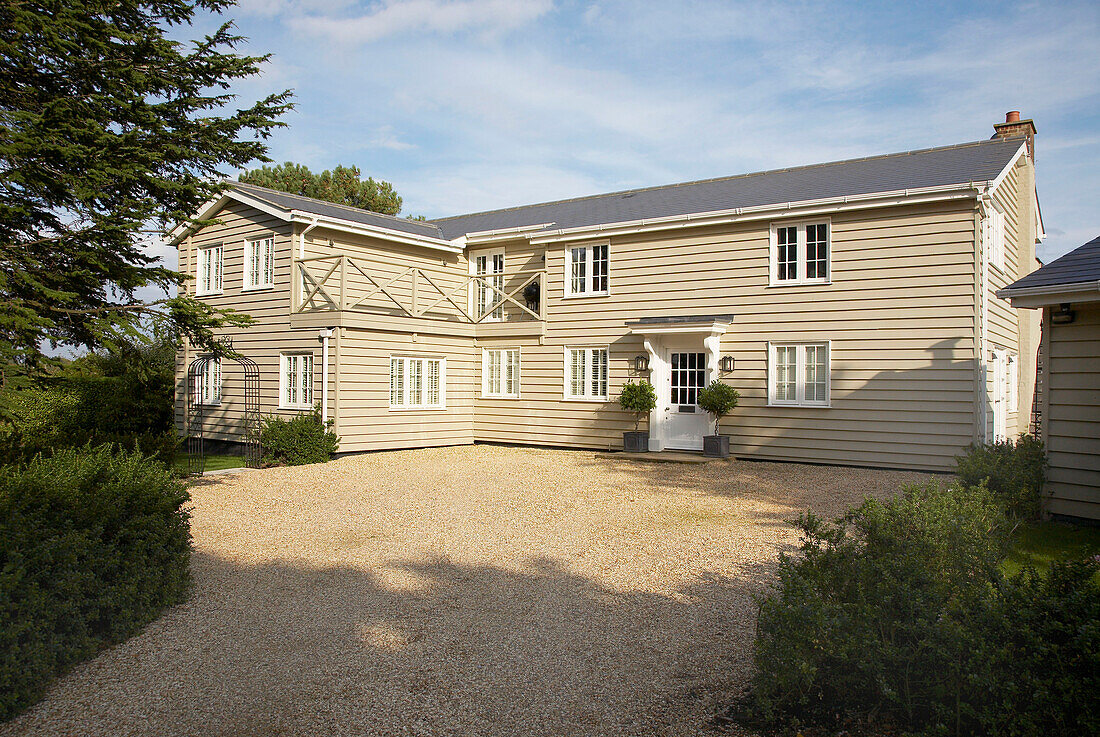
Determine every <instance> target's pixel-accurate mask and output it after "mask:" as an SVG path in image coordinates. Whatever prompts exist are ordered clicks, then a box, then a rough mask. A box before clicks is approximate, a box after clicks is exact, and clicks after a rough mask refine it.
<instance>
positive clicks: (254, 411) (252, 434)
mask: <svg viewBox="0 0 1100 737" xmlns="http://www.w3.org/2000/svg"><path fill="white" fill-rule="evenodd" d="M222 343H223V345H224V346H225V347H226V349H227V350H226V355H225V356H223V358H229V359H231V360H232V361H234V362H235V363H237V364H238V365H239V366H240V367H241V368H242V369H243V370H244V458H245V465H246V466H248V467H249V468H259V467H260V367H259V366H257V365H256V362H255V361H253V360H252V359H251V358H246V357H244V356H242V355H240V354H239V353H236V352H235V351H234V350H233V341H232V340H231V339H229V338H226V339H223V341H222ZM213 360H216V359H215V357H214V356H199V357H198V358H196V359H195V360H194V361H192V362H191V365H190V366H188V367H187V472H188V473H189V474H190V475H192V476H201V475H202V472H203V470H204V468H205V467H206V445H205V435H204V427H203V426H204V423H203V419H204V414H205V410H206V407H207V405H206V404H205V403H204V402H203V397H202V396H200V393H201V392H202V379H203V376H204V375H205V374H206V368H207V365H208V364H209V363H210V362H211V361H213Z"/></svg>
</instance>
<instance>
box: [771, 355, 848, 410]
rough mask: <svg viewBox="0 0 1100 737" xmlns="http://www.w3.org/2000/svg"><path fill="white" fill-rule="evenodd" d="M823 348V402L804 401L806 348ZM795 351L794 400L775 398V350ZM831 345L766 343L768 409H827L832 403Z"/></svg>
mask: <svg viewBox="0 0 1100 737" xmlns="http://www.w3.org/2000/svg"><path fill="white" fill-rule="evenodd" d="M807 347H824V348H825V401H817V400H807V399H806V348H807ZM778 348H794V349H795V398H794V399H793V400H792V399H777V398H776V393H777V392H776V389H777V386H776V379H777V376H776V369H777V363H778V361H777V358H776V349H778ZM832 361H833V345H832V341H829V340H807V341H795V340H790V341H787V340H781V341H775V342H770V343H768V406H769V407H829V406H831V402H832V383H833V381H832Z"/></svg>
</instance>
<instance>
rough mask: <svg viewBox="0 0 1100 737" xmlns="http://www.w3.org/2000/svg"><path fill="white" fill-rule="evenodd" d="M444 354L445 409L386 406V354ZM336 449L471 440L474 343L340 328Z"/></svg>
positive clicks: (415, 355) (466, 340) (400, 446)
mask: <svg viewBox="0 0 1100 737" xmlns="http://www.w3.org/2000/svg"><path fill="white" fill-rule="evenodd" d="M391 356H411V357H425V358H445V359H446V364H445V369H444V370H445V377H444V385H445V401H446V408H445V409H424V410H409V409H391V408H390V357H391ZM340 359H341V369H340V372H341V373H340V411H339V418H340V419H339V433H340V450H341V451H362V450H382V449H388V448H414V447H423V446H431V445H458V444H465V443H472V442H473V441H474V435H473V391H472V387H473V381H474V373H475V371H474V347H473V342H472V341H471V340H470V339H469V338H455V337H447V336H441V335H423V334H418V335H416V336H413V335H412V334H409V333H384V332H379V331H374V330H358V329H343V331H342V335H341V345H340Z"/></svg>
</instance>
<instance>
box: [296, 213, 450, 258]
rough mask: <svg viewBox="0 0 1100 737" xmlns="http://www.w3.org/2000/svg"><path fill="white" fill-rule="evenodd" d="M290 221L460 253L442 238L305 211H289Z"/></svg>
mask: <svg viewBox="0 0 1100 737" xmlns="http://www.w3.org/2000/svg"><path fill="white" fill-rule="evenodd" d="M290 220H291V222H295V223H308V224H310V225H317V226H319V227H323V228H330V229H332V230H338V231H341V232H344V233H353V234H355V235H369V236H374V237H376V238H384V239H385V240H389V241H396V242H398V243H406V244H410V245H416V246H423V247H424V248H433V249H436V250H439V251H446V252H448V253H462V245H461V244H457V243H454V242H452V241H448V240H444V239H442V238H432V237H431V236H426V235H418V234H416V233H405V232H403V231H400V230H391V229H389V228H381V227H378V226H374V225H367V224H366V223H357V222H355V221H352V220H343V219H341V218H333V217H327V216H325V215H316V214H314V213H311V212H307V211H305V210H291V211H290Z"/></svg>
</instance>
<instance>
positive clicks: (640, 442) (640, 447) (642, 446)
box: [623, 431, 649, 453]
mask: <svg viewBox="0 0 1100 737" xmlns="http://www.w3.org/2000/svg"><path fill="white" fill-rule="evenodd" d="M623 450H624V451H626V452H627V453H645V452H647V451H648V450H649V433H648V432H644V431H643V432H624V433H623Z"/></svg>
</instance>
